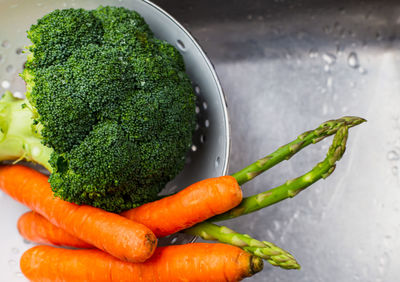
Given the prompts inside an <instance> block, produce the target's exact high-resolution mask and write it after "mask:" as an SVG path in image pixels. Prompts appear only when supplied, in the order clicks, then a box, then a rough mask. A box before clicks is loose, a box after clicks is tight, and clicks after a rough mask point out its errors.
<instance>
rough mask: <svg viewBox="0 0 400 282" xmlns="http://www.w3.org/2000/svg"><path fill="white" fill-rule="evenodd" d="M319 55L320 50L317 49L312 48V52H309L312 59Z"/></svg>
mask: <svg viewBox="0 0 400 282" xmlns="http://www.w3.org/2000/svg"><path fill="white" fill-rule="evenodd" d="M318 55H319V54H318V50H317V49H315V48H311V49H310V51H309V52H308V56H309V57H310V58H311V59H314V58H317V57H318Z"/></svg>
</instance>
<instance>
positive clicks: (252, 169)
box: [232, 116, 365, 185]
mask: <svg viewBox="0 0 400 282" xmlns="http://www.w3.org/2000/svg"><path fill="white" fill-rule="evenodd" d="M363 122H365V119H363V118H359V117H352V116H347V117H342V118H340V119H336V120H329V121H326V122H324V123H323V124H321V125H320V126H319V127H317V128H316V129H314V130H310V131H307V132H304V133H303V134H301V135H299V136H298V137H297V139H296V140H294V141H292V142H290V143H288V144H286V145H283V146H282V147H280V148H279V149H278V150H276V151H275V152H273V153H272V154H269V155H268V156H266V157H264V158H262V159H259V160H258V161H256V162H255V163H253V164H251V165H249V166H247V167H245V168H244V169H242V170H240V171H238V172H236V173H234V174H233V175H232V176H233V177H235V178H236V180H237V181H238V183H239V185H242V184H244V183H246V182H247V181H249V180H252V179H253V178H254V177H256V176H257V175H259V174H260V173H262V172H264V171H266V170H268V169H270V168H271V167H273V166H275V165H277V164H278V163H280V162H282V161H283V160H288V159H290V158H291V157H292V156H293V155H294V154H296V153H297V152H299V151H300V150H302V149H303V148H305V147H307V146H308V145H310V144H315V143H318V142H319V141H321V140H323V139H324V138H326V137H328V136H330V135H333V134H335V133H336V132H337V131H338V129H339V128H341V127H342V126H345V125H346V126H347V127H349V128H350V127H353V126H356V125H358V124H360V123H363Z"/></svg>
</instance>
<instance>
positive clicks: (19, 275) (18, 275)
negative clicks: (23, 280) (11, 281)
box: [15, 271, 24, 277]
mask: <svg viewBox="0 0 400 282" xmlns="http://www.w3.org/2000/svg"><path fill="white" fill-rule="evenodd" d="M15 276H17V277H24V275H23V274H22V272H21V271H17V272H15Z"/></svg>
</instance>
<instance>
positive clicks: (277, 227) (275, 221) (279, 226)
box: [273, 220, 281, 231]
mask: <svg viewBox="0 0 400 282" xmlns="http://www.w3.org/2000/svg"><path fill="white" fill-rule="evenodd" d="M273 223H274V228H275V231H279V229H280V228H281V224H280V223H279V221H277V220H274V221H273Z"/></svg>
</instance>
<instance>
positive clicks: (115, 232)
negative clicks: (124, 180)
mask: <svg viewBox="0 0 400 282" xmlns="http://www.w3.org/2000/svg"><path fill="white" fill-rule="evenodd" d="M0 188H1V189H2V190H3V191H4V192H6V193H7V194H9V195H10V196H11V197H12V198H14V199H15V200H17V201H19V202H21V203H23V204H25V205H26V206H28V207H29V208H31V209H32V210H34V211H36V212H38V213H40V214H41V215H42V216H44V217H45V218H46V219H47V220H49V221H50V222H51V223H52V224H54V225H56V226H58V227H60V228H62V229H64V230H68V232H69V233H70V234H71V235H73V236H76V237H77V238H79V239H81V240H83V241H85V242H87V243H89V244H91V245H93V246H95V247H97V248H99V249H101V250H104V251H106V252H107V253H109V254H111V255H113V256H115V257H117V258H120V259H122V260H126V261H130V262H143V261H145V260H146V259H148V258H149V257H151V255H152V254H153V252H154V250H155V248H156V244H157V239H156V237H155V236H154V234H153V233H152V232H151V230H150V229H148V228H147V227H146V226H144V225H142V224H140V223H136V222H134V221H132V220H128V219H126V218H124V217H122V216H120V215H117V214H113V213H109V212H106V211H104V210H101V209H98V208H94V207H90V206H78V205H75V204H72V203H68V202H65V201H63V200H61V199H58V198H55V197H54V196H53V193H52V191H51V188H50V184H49V183H48V181H47V177H46V176H45V175H43V174H41V173H39V172H37V171H35V170H33V169H31V168H28V167H24V166H20V165H12V166H0Z"/></svg>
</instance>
